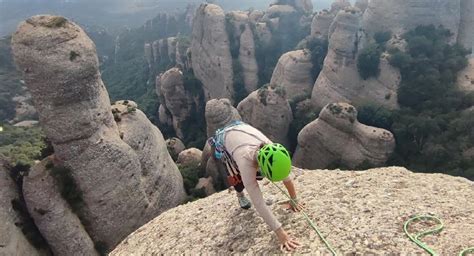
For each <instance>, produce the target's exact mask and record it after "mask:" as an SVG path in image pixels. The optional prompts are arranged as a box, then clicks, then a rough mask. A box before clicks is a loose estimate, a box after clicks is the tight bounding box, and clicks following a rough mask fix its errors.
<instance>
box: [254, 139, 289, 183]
mask: <svg viewBox="0 0 474 256" xmlns="http://www.w3.org/2000/svg"><path fill="white" fill-rule="evenodd" d="M257 161H258V166H259V167H260V170H261V171H262V174H263V175H264V176H265V177H267V178H268V179H269V180H271V181H282V180H284V179H286V177H288V175H289V174H290V171H291V158H290V154H289V153H288V150H286V148H285V147H283V146H282V145H281V144H278V143H272V144H266V145H265V146H263V147H262V148H261V149H260V150H259V151H258V156H257Z"/></svg>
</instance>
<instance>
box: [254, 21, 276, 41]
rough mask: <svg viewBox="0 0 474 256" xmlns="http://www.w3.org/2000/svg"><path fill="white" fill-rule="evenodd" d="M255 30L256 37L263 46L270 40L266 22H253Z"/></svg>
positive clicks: (270, 34) (270, 35) (270, 33)
mask: <svg viewBox="0 0 474 256" xmlns="http://www.w3.org/2000/svg"><path fill="white" fill-rule="evenodd" d="M255 32H256V36H257V38H258V39H259V40H260V41H261V42H263V44H264V45H265V46H267V45H269V44H270V43H271V40H272V32H271V30H270V27H269V26H268V25H267V23H264V22H258V23H256V24H255Z"/></svg>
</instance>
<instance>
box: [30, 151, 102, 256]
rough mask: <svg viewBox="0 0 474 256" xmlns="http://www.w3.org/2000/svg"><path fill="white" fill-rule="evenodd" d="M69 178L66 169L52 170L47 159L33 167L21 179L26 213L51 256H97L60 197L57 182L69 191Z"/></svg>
mask: <svg viewBox="0 0 474 256" xmlns="http://www.w3.org/2000/svg"><path fill="white" fill-rule="evenodd" d="M60 172H63V173H60ZM53 175H55V177H56V178H55V177H53ZM68 175H70V171H69V170H67V169H54V167H53V164H52V162H51V160H50V159H45V160H43V161H41V163H39V164H37V165H35V166H34V167H33V168H32V169H31V171H30V172H29V173H28V176H26V177H25V178H24V179H23V196H24V198H25V201H26V205H27V207H28V212H29V213H30V215H31V217H32V218H33V219H34V220H35V225H36V226H37V227H38V229H39V230H40V231H41V234H43V236H44V238H45V239H46V241H47V242H48V244H49V246H50V248H51V250H52V251H53V253H54V255H99V253H98V252H97V251H96V249H95V248H94V242H93V241H92V239H91V238H90V236H89V234H88V233H87V231H86V229H85V227H84V226H83V224H82V222H81V220H80V219H79V217H78V216H77V215H76V214H77V213H75V212H74V211H73V210H72V208H71V206H70V204H69V203H68V202H67V201H66V199H64V198H63V197H62V195H61V193H62V191H61V190H60V185H59V184H58V183H59V182H62V183H64V184H63V185H62V186H66V184H67V186H69V188H68V189H70V190H72V186H71V184H68V183H65V182H67V181H66V179H67V178H65V177H69V176H68ZM72 193H77V194H79V193H80V192H77V191H72V192H70V194H72ZM77 194H76V195H75V196H77ZM77 197H80V196H77ZM76 204H79V202H76ZM76 207H77V206H76Z"/></svg>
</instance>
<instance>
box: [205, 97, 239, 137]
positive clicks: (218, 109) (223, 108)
mask: <svg viewBox="0 0 474 256" xmlns="http://www.w3.org/2000/svg"><path fill="white" fill-rule="evenodd" d="M205 116H206V123H207V137H211V136H214V134H215V132H216V130H217V129H219V128H222V127H224V126H226V125H229V124H231V123H232V122H233V121H237V120H242V118H241V117H240V114H239V112H238V111H237V109H236V108H234V107H233V106H232V104H231V103H230V100H229V99H213V100H210V101H208V102H207V103H206V111H205Z"/></svg>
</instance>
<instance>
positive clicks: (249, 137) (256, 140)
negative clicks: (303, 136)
mask: <svg viewBox="0 0 474 256" xmlns="http://www.w3.org/2000/svg"><path fill="white" fill-rule="evenodd" d="M262 143H265V144H267V143H272V141H270V140H269V139H268V138H267V137H266V136H265V135H264V134H263V133H262V132H260V131H259V130H257V129H255V128H254V127H252V126H250V125H248V124H241V125H236V126H234V127H232V128H230V129H229V130H228V131H227V132H226V135H225V141H224V146H225V148H226V149H227V151H228V152H229V153H230V154H231V155H232V157H233V159H234V161H235V162H236V163H237V166H238V168H239V170H240V176H241V177H242V182H243V183H244V186H245V189H246V190H247V193H248V194H249V196H250V200H251V201H252V203H253V205H254V206H255V209H256V210H257V212H258V213H259V214H260V216H261V217H262V218H263V220H264V221H265V223H267V224H268V226H270V228H271V230H272V231H275V230H277V229H279V228H280V227H281V223H280V222H279V221H278V220H277V219H276V218H275V216H274V215H273V213H272V212H271V211H270V209H269V208H268V207H267V205H266V204H265V200H264V199H263V195H262V192H261V191H260V187H259V186H258V182H257V178H256V176H257V171H258V165H257V151H258V149H259V146H260V145H261V144H262ZM289 179H290V177H288V178H287V179H285V181H287V180H289Z"/></svg>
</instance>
